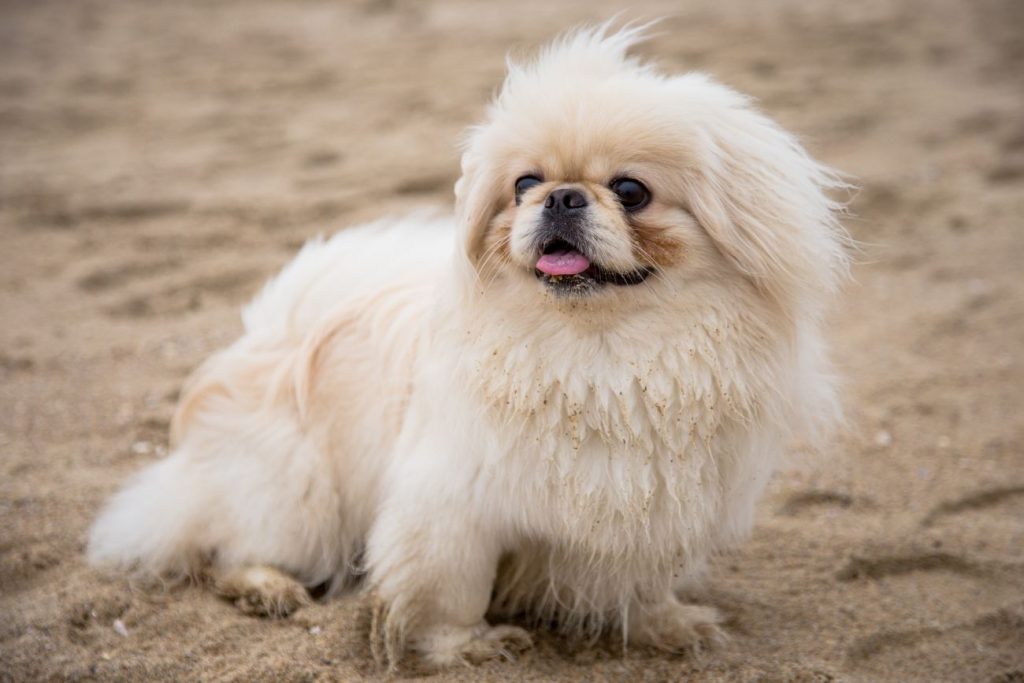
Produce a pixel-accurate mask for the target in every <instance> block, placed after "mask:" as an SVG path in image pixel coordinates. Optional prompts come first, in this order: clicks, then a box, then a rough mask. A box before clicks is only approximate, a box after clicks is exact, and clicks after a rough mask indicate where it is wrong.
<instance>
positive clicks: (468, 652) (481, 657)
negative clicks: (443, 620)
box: [413, 623, 533, 667]
mask: <svg viewBox="0 0 1024 683" xmlns="http://www.w3.org/2000/svg"><path fill="white" fill-rule="evenodd" d="M531 647H533V639H532V638H530V634H529V633H527V632H526V631H525V630H523V629H521V628H519V627H518V626H508V625H504V624H503V625H499V626H490V625H488V624H486V623H484V624H481V625H479V626H477V627H474V628H465V627H441V628H435V629H432V630H431V631H429V632H428V633H426V634H424V635H423V636H421V637H419V638H417V639H416V641H415V642H414V643H413V649H414V650H416V651H417V652H418V653H419V654H420V655H421V656H422V657H423V659H424V660H425V661H426V662H427V663H428V664H430V665H432V666H435V667H448V666H451V665H453V664H465V665H474V666H475V665H477V664H482V663H484V662H487V661H490V660H492V659H504V660H506V661H514V660H515V658H516V655H518V654H520V653H521V652H524V651H526V650H529V649H530V648H531Z"/></svg>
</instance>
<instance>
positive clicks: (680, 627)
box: [630, 601, 728, 658]
mask: <svg viewBox="0 0 1024 683" xmlns="http://www.w3.org/2000/svg"><path fill="white" fill-rule="evenodd" d="M723 621H724V620H723V618H722V615H721V614H720V613H719V612H718V610H716V609H715V608H714V607H705V606H702V605H686V604H682V603H679V602H676V601H672V602H671V603H669V604H666V605H659V606H657V607H653V608H649V609H647V610H644V611H643V612H642V614H641V615H639V616H638V618H637V619H636V620H635V622H634V624H633V625H632V628H631V632H630V635H631V640H634V641H635V642H637V643H640V644H643V645H651V646H653V647H656V648H658V649H661V650H665V651H668V652H672V653H675V654H686V655H689V656H691V657H695V658H698V657H700V656H701V655H702V654H704V653H705V652H707V651H708V650H711V649H714V648H716V647H720V646H721V645H723V644H724V643H725V642H726V641H727V640H728V636H727V635H726V633H725V631H724V630H723V629H722V627H721V624H722V622H723Z"/></svg>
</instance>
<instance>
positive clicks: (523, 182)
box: [516, 175, 544, 206]
mask: <svg viewBox="0 0 1024 683" xmlns="http://www.w3.org/2000/svg"><path fill="white" fill-rule="evenodd" d="M542 182H544V181H543V180H541V179H540V178H538V177H537V176H535V175H524V176H523V177H522V178H520V179H519V180H517V181H516V205H517V206H518V205H519V202H520V201H522V200H521V197H522V196H523V193H524V192H526V191H527V190H529V189H530V188H531V187H534V186H535V185H540V184H541V183H542Z"/></svg>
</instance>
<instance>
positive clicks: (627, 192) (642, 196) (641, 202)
mask: <svg viewBox="0 0 1024 683" xmlns="http://www.w3.org/2000/svg"><path fill="white" fill-rule="evenodd" d="M611 188H612V192H614V193H615V194H616V195H618V197H619V203H620V204H622V206H623V208H625V209H626V210H627V211H639V210H640V209H642V208H644V207H645V206H647V202H649V201H651V193H650V192H649V191H648V190H647V188H646V187H644V184H643V183H641V182H640V181H639V180H633V179H632V178H619V179H618V180H613V181H612V184H611Z"/></svg>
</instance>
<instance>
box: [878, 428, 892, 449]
mask: <svg viewBox="0 0 1024 683" xmlns="http://www.w3.org/2000/svg"><path fill="white" fill-rule="evenodd" d="M891 444H892V434H890V433H889V432H887V431H886V430H884V429H883V430H881V431H879V432H878V433H877V434H875V445H876V446H881V447H882V448H885V447H886V446H889V445H891Z"/></svg>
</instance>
